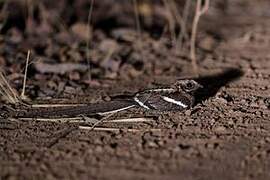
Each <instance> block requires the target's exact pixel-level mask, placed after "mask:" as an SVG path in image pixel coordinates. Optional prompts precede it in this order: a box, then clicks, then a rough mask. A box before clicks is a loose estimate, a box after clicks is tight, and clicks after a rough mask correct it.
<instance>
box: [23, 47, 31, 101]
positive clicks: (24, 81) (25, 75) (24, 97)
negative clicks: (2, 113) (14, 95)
mask: <svg viewBox="0 0 270 180" xmlns="http://www.w3.org/2000/svg"><path fill="white" fill-rule="evenodd" d="M30 53H31V51H30V50H28V51H27V58H26V64H25V71H24V78H23V89H22V93H21V99H23V100H25V99H27V97H26V96H25V87H26V79H27V70H28V65H29V58H30Z"/></svg>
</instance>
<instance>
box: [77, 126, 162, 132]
mask: <svg viewBox="0 0 270 180" xmlns="http://www.w3.org/2000/svg"><path fill="white" fill-rule="evenodd" d="M79 129H82V130H90V131H92V130H94V131H111V132H119V131H120V130H121V129H119V128H102V127H95V128H92V127H89V126H79ZM142 131H152V132H160V131H161V129H127V132H142Z"/></svg>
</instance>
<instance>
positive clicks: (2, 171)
mask: <svg viewBox="0 0 270 180" xmlns="http://www.w3.org/2000/svg"><path fill="white" fill-rule="evenodd" d="M241 3H242V4H241ZM228 6H229V7H228V9H227V10H226V13H225V14H223V13H219V14H216V12H213V11H211V10H210V12H209V14H208V16H207V17H205V18H204V20H203V21H202V22H201V23H200V27H201V29H200V36H199V42H198V44H199V46H200V47H201V48H200V50H199V59H200V62H199V67H200V78H199V79H198V81H199V82H201V83H202V84H203V85H204V87H205V88H204V89H203V90H202V92H201V93H199V94H198V95H197V96H198V102H197V104H196V106H195V107H194V108H192V109H191V110H188V111H186V112H179V113H169V114H164V115H155V114H154V115H153V114H151V115H148V114H144V113H140V112H135V113H134V112H129V111H128V112H125V113H121V114H116V115H115V116H114V117H112V119H115V118H120V117H122V118H123V117H145V116H148V117H151V118H153V119H154V120H155V121H154V122H150V123H138V124H122V125H119V124H114V123H104V124H102V125H100V126H102V127H117V128H119V127H122V130H121V131H117V132H103V131H88V130H79V129H77V128H76V127H77V125H76V124H74V123H57V122H55V123H53V122H37V121H22V122H21V121H19V122H14V123H13V124H9V125H8V126H6V128H4V129H1V130H0V179H224V180H225V179H269V178H270V174H269V170H270V133H269V132H270V121H269V120H270V109H269V108H270V55H269V45H270V38H269V37H270V30H269V28H270V21H269V17H270V14H269V12H268V11H267V9H269V7H270V4H269V2H268V1H258V3H255V2H253V1H251V0H249V1H246V4H245V3H244V2H243V1H229V5H228ZM211 12H212V14H211ZM13 33H14V32H13ZM16 33H17V32H16ZM6 36H7V35H6ZM59 36H60V35H59ZM97 36H98V33H97ZM3 37H4V35H3ZM15 37H17V36H15ZM23 38H25V37H23ZM29 38H30V37H29ZM55 38H57V37H55ZM103 38H104V37H103V36H102V35H101V37H99V38H97V39H98V40H99V39H103ZM149 39H150V40H149ZM149 39H147V38H146V40H145V41H143V42H144V45H145V46H147V47H150V45H149V44H151V38H149ZM12 40H13V42H12V43H13V44H14V41H16V42H17V41H19V40H18V39H15V40H14V39H12ZM59 41H60V40H59ZM101 41H102V40H101ZM29 42H33V40H29V39H28V40H27V38H26V41H24V43H25V45H24V46H22V45H21V46H19V47H18V46H17V49H16V48H15V49H14V46H12V45H10V42H7V41H4V42H2V44H1V46H2V47H4V48H5V50H1V51H3V52H1V57H2V59H3V58H4V60H2V59H0V63H1V66H3V67H6V69H7V71H8V77H9V79H12V80H13V81H12V85H13V86H14V87H16V88H20V87H21V84H20V83H21V81H19V80H21V79H22V76H20V75H13V76H12V73H14V72H19V69H21V68H23V64H24V61H23V60H21V61H20V62H21V64H22V65H21V66H19V65H16V64H12V61H15V60H14V59H13V60H11V59H12V58H11V57H13V58H14V54H18V52H25V51H26V50H27V47H32V46H34V47H35V48H36V46H38V45H40V46H42V44H41V42H42V41H38V42H34V43H32V44H31V43H30V44H31V45H29V44H27V43H29ZM53 42H54V41H52V43H53ZM12 43H11V44H12ZM35 43H37V44H38V45H37V44H35ZM47 43H48V42H47ZM15 44H16V43H15ZM97 44H98V43H97ZM27 45H28V46H27ZM50 46H53V45H50ZM97 46H98V45H97ZM119 46H120V49H121V52H122V53H123V54H124V52H123V49H125V48H127V47H126V45H123V44H120V45H119ZM59 47H60V49H59ZM165 47H166V46H165V45H161V48H160V47H154V46H151V48H149V49H147V48H145V49H146V50H144V51H143V54H144V55H143V58H144V61H143V62H141V61H138V60H137V56H138V54H137V53H136V52H135V53H134V54H132V55H130V54H128V55H126V54H124V55H122V56H121V57H122V58H123V57H127V58H129V61H127V62H121V63H122V64H126V65H122V66H121V68H120V69H116V70H115V71H117V74H118V75H117V76H116V77H115V76H114V74H115V73H114V72H113V71H109V72H108V73H107V74H106V72H101V73H99V72H97V75H96V77H94V80H93V82H94V83H95V86H94V87H93V86H91V87H89V86H88V84H89V82H87V75H86V74H87V72H85V71H83V72H80V73H78V72H77V70H75V71H73V72H72V73H66V74H65V75H59V76H56V75H52V74H50V73H49V74H45V75H42V73H41V72H40V71H39V70H38V68H37V67H36V68H35V69H34V70H33V73H32V74H30V77H29V82H28V83H29V84H31V85H29V87H28V89H30V90H28V92H27V93H28V94H29V95H30V96H31V98H33V99H35V98H37V96H39V97H45V96H46V97H47V96H51V97H61V98H64V101H65V102H66V101H69V102H72V103H76V102H82V101H84V102H88V101H91V102H95V101H99V100H104V99H106V98H109V97H110V96H114V95H116V94H122V93H126V92H136V91H137V90H140V89H143V88H146V87H149V86H154V83H155V82H158V83H162V84H170V83H171V82H173V81H174V80H175V79H176V78H179V77H184V76H192V73H191V72H190V71H191V67H190V62H189V60H188V59H187V58H186V57H185V56H182V55H177V54H175V53H173V52H172V51H168V50H167V49H166V48H165ZM56 48H58V49H59V51H61V52H63V54H62V55H63V56H65V55H66V54H68V53H67V51H71V52H74V53H76V52H78V51H79V50H78V49H79V48H78V47H72V48H73V49H72V48H69V47H62V46H61V45H59V46H57V47H56ZM63 48H66V49H69V50H65V49H63ZM94 48H95V47H94ZM97 48H100V47H97ZM155 48H157V49H158V50H159V51H157V52H156V51H154V50H155ZM153 49H154V50H153ZM163 50H164V52H163ZM9 51H12V52H9ZM13 51H14V52H13ZM48 51H49V50H48V48H47V49H46V51H45V53H40V52H39V51H38V50H37V49H36V52H35V56H38V55H39V56H49V55H48V54H50V53H52V54H53V53H55V52H53V51H54V50H53V49H52V50H51V51H52V52H48ZM131 51H132V50H131ZM98 52H100V51H98ZM40 54H42V55H40ZM69 55H70V54H69ZM73 55H74V54H73ZM70 56H71V55H70ZM74 56H75V55H74ZM52 57H56V55H55V56H54V55H51V57H50V58H52ZM57 58H59V59H60V61H59V62H65V61H68V60H66V59H65V58H62V59H61V57H57ZM6 59H7V60H6ZM78 59H79V60H78V61H79V62H80V58H78ZM97 59H98V58H97ZM116 59H117V58H116ZM142 63H143V67H141V64H142ZM96 64H97V63H96ZM103 64H105V63H103ZM96 66H97V67H94V70H95V69H98V68H99V66H101V67H103V66H102V65H100V64H98V65H96ZM130 68H132V69H130ZM105 69H106V68H105ZM12 70H13V71H12ZM80 70H81V69H80ZM30 72H31V71H30ZM102 73H105V75H104V74H102ZM100 74H102V75H100ZM127 74H128V75H127ZM78 76H79V78H78ZM104 76H109V77H110V78H104ZM102 77H103V78H102ZM112 77H113V78H112ZM80 78H81V79H83V80H79V79H80ZM62 81H63V82H64V85H63V84H62V85H61V83H59V82H62ZM44 82H46V83H45V84H44ZM93 82H91V83H92V84H93ZM91 83H90V84H91ZM59 84H60V85H61V86H60V85H59ZM62 86H64V87H63V88H62V89H61V88H60V87H62ZM34 87H39V88H38V89H35V88H34ZM59 88H60V90H59ZM55 89H56V90H55ZM78 94H79V95H78ZM80 94H82V95H84V96H83V97H78V96H81V95H80ZM67 97H69V99H68V100H67ZM84 97H85V98H84ZM51 101H59V99H58V100H51ZM3 123H4V122H3ZM134 128H136V129H139V131H136V132H129V131H128V129H134ZM151 129H160V131H153V130H151Z"/></svg>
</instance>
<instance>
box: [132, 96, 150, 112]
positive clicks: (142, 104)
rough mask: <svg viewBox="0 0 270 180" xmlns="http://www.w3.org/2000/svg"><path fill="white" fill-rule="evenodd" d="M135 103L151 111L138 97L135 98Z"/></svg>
mask: <svg viewBox="0 0 270 180" xmlns="http://www.w3.org/2000/svg"><path fill="white" fill-rule="evenodd" d="M134 101H136V102H137V103H138V104H139V105H140V106H142V107H144V108H145V109H150V108H149V107H148V106H146V105H145V104H144V103H143V102H142V101H140V100H139V99H138V98H137V97H134Z"/></svg>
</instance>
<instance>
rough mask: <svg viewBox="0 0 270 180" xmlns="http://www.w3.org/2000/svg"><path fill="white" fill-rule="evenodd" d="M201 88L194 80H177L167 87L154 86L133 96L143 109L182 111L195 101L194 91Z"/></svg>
mask: <svg viewBox="0 0 270 180" xmlns="http://www.w3.org/2000/svg"><path fill="white" fill-rule="evenodd" d="M199 88H202V85H200V84H199V83H198V82H196V81H195V80H177V81H176V82H175V83H174V84H173V85H172V86H170V87H168V88H155V89H149V90H144V91H141V92H138V93H136V94H135V96H134V97H133V100H134V101H135V102H136V103H137V105H138V106H139V107H141V108H143V109H148V110H159V111H183V110H185V109H189V108H191V107H192V106H193V105H194V103H195V96H194V93H195V92H196V91H197V90H198V89H199Z"/></svg>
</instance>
